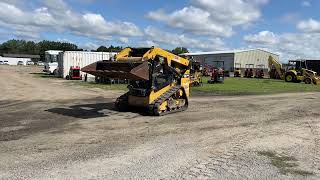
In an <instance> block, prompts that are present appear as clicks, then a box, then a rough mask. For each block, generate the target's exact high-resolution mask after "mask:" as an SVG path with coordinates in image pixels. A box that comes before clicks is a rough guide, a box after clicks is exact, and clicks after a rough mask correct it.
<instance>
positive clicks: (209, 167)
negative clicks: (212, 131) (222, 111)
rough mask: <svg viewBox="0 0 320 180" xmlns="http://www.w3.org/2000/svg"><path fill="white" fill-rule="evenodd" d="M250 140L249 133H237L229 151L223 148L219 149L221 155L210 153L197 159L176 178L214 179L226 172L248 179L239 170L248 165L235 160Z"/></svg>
mask: <svg viewBox="0 0 320 180" xmlns="http://www.w3.org/2000/svg"><path fill="white" fill-rule="evenodd" d="M249 141H250V134H249V133H242V134H238V135H236V137H235V138H233V139H232V142H229V144H231V147H230V148H228V150H227V151H225V150H223V149H221V150H219V151H221V152H222V154H220V155H210V156H208V158H206V159H202V160H196V161H195V162H194V163H192V165H191V167H189V168H185V169H182V173H180V174H178V175H177V176H176V177H174V179H195V178H196V179H214V178H218V177H217V175H220V174H224V173H228V174H230V175H232V176H234V177H237V178H239V179H247V178H248V177H247V175H245V174H239V172H238V170H239V169H241V168H242V167H243V166H247V165H246V164H243V163H241V162H235V161H233V160H234V158H235V157H239V155H241V154H242V152H241V151H242V149H243V148H244V146H246V145H247V144H248V143H249ZM218 179H219V178H218Z"/></svg>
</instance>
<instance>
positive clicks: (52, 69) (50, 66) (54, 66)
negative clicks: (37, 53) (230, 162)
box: [43, 62, 58, 75]
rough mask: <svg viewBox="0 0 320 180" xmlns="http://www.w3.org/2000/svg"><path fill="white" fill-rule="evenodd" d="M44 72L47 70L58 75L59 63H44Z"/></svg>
mask: <svg viewBox="0 0 320 180" xmlns="http://www.w3.org/2000/svg"><path fill="white" fill-rule="evenodd" d="M43 72H46V73H48V74H54V75H58V63H57V62H53V63H46V64H45V65H44V69H43Z"/></svg>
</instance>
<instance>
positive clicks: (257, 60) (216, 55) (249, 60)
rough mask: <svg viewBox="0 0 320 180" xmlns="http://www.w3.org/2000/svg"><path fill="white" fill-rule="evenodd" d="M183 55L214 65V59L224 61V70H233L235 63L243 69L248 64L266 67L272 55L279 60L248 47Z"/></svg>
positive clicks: (260, 50) (263, 51) (277, 56)
mask: <svg viewBox="0 0 320 180" xmlns="http://www.w3.org/2000/svg"><path fill="white" fill-rule="evenodd" d="M182 55H185V56H189V57H193V59H194V60H196V61H198V62H200V63H201V64H202V65H203V66H204V65H215V62H216V61H224V66H225V70H226V71H229V72H233V71H234V68H235V66H236V64H237V67H238V66H241V68H242V69H245V68H246V67H247V66H249V64H252V65H253V68H257V66H259V65H260V66H261V65H262V66H264V69H265V70H267V69H268V58H269V56H272V57H273V58H274V59H276V60H277V61H278V62H279V55H277V54H274V53H271V52H268V51H265V50H262V49H248V50H232V51H214V52H200V53H185V54H182Z"/></svg>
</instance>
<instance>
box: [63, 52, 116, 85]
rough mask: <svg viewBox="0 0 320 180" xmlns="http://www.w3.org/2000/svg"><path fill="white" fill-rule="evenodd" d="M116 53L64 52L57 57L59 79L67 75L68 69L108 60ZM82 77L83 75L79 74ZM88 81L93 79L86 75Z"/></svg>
mask: <svg viewBox="0 0 320 180" xmlns="http://www.w3.org/2000/svg"><path fill="white" fill-rule="evenodd" d="M116 54H117V53H113V52H86V51H65V52H61V53H59V55H58V74H59V77H62V78H66V76H67V75H69V71H70V67H80V68H83V67H85V66H87V65H89V64H92V63H95V62H97V61H102V60H110V58H112V57H114V56H115V55H116ZM81 75H82V77H84V76H85V73H83V72H81ZM87 78H88V80H93V79H94V78H95V77H94V76H92V75H89V74H88V75H87Z"/></svg>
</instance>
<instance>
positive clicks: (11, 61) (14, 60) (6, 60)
mask: <svg viewBox="0 0 320 180" xmlns="http://www.w3.org/2000/svg"><path fill="white" fill-rule="evenodd" d="M0 61H1V62H2V63H3V64H7V65H18V62H19V61H20V62H21V61H22V62H23V63H19V65H27V62H28V61H31V59H30V58H12V57H2V56H0ZM2 63H1V64H2Z"/></svg>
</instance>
